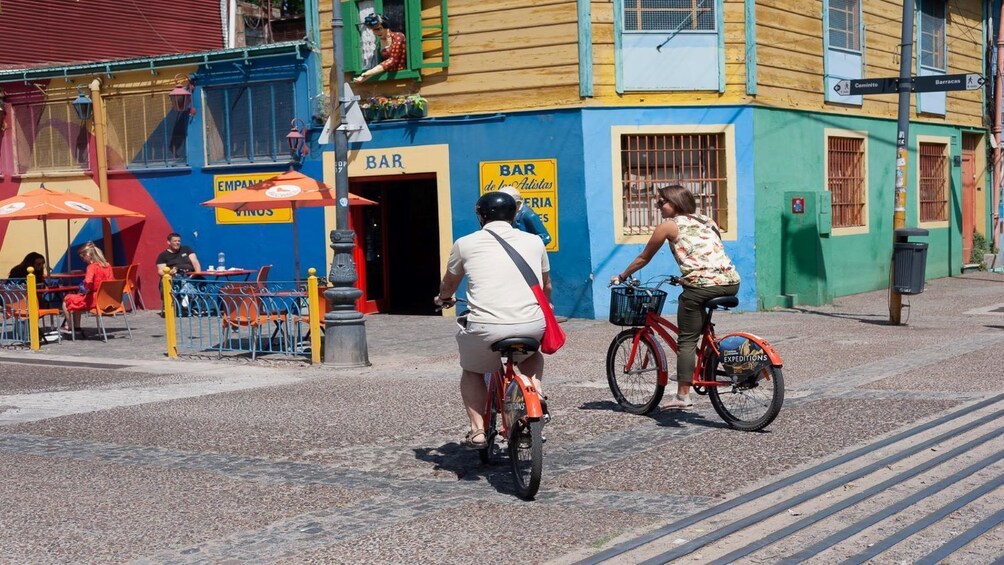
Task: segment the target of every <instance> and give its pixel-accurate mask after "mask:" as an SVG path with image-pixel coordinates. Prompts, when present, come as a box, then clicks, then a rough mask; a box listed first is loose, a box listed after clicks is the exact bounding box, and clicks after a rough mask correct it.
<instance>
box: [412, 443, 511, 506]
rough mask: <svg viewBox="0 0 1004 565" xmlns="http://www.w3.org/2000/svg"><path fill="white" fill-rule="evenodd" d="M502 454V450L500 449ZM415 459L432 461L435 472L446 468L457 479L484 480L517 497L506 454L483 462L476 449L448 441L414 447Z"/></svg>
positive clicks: (502, 491)
mask: <svg viewBox="0 0 1004 565" xmlns="http://www.w3.org/2000/svg"><path fill="white" fill-rule="evenodd" d="M501 453H505V450H501ZM415 459H418V460H420V461H427V462H429V463H434V464H435V467H433V470H434V471H440V470H443V471H448V472H450V473H453V474H454V475H456V477H457V480H459V481H479V480H482V479H483V480H484V481H485V482H487V483H488V484H490V485H491V486H493V487H495V490H496V491H498V492H500V493H503V494H512V495H513V496H516V494H515V491H516V485H515V484H514V483H513V481H512V474H511V473H510V471H509V459H508V456H507V455H504V456H498V457H497V460H496V461H495V462H494V463H493V464H491V465H484V464H482V463H481V459H480V458H479V456H478V451H477V450H476V449H469V448H466V447H464V446H462V445H460V444H459V443H456V442H450V443H447V444H443V445H442V446H441V447H421V448H416V449H415Z"/></svg>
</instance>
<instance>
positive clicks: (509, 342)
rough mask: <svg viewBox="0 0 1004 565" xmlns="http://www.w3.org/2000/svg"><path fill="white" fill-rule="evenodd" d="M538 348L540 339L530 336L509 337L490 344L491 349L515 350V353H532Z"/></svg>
mask: <svg viewBox="0 0 1004 565" xmlns="http://www.w3.org/2000/svg"><path fill="white" fill-rule="evenodd" d="M539 348H540V341H538V340H536V339H534V338H532V337H509V338H506V339H500V340H499V341H496V342H495V343H493V344H492V351H502V352H506V351H515V352H517V353H533V352H534V351H537V349H539Z"/></svg>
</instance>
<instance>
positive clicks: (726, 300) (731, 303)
mask: <svg viewBox="0 0 1004 565" xmlns="http://www.w3.org/2000/svg"><path fill="white" fill-rule="evenodd" d="M736 306H739V299H738V298H736V297H735V296H716V297H714V298H711V299H708V300H706V301H705V302H704V307H705V308H708V309H711V310H718V309H721V310H728V309H729V308H735V307H736Z"/></svg>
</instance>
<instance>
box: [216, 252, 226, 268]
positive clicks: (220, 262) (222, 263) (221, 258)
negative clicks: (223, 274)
mask: <svg viewBox="0 0 1004 565" xmlns="http://www.w3.org/2000/svg"><path fill="white" fill-rule="evenodd" d="M226 265H227V256H226V255H224V254H223V252H222V251H220V254H219V255H217V256H216V270H217V271H225V270H226V268H227V266H226Z"/></svg>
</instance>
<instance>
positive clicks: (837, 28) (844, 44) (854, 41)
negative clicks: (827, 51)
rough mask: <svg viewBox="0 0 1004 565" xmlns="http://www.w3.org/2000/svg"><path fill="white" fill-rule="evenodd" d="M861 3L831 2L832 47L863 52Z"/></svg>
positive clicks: (835, 0) (844, 0)
mask: <svg viewBox="0 0 1004 565" xmlns="http://www.w3.org/2000/svg"><path fill="white" fill-rule="evenodd" d="M860 14H861V3H860V1H859V0H829V14H828V16H829V18H828V19H829V22H830V30H829V31H830V47H835V48H838V49H846V50H848V51H861V21H860Z"/></svg>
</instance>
